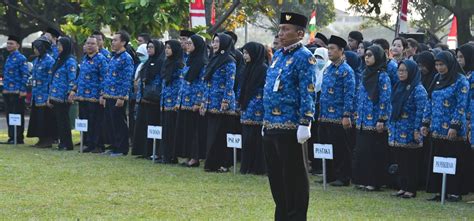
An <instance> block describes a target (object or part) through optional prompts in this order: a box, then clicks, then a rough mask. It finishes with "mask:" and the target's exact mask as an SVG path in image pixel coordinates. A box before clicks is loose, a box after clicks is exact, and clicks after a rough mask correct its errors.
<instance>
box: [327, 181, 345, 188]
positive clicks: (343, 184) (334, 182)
mask: <svg viewBox="0 0 474 221" xmlns="http://www.w3.org/2000/svg"><path fill="white" fill-rule="evenodd" d="M329 185H331V186H337V187H340V186H349V182H343V181H340V180H335V181H333V182H330V183H329Z"/></svg>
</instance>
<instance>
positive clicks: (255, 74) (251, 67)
mask: <svg viewBox="0 0 474 221" xmlns="http://www.w3.org/2000/svg"><path fill="white" fill-rule="evenodd" d="M244 50H245V51H247V53H248V54H249V56H250V62H248V63H246V65H245V67H244V70H243V72H242V83H241V85H240V86H241V91H240V98H239V103H240V107H241V109H242V110H246V109H247V105H248V103H249V101H250V98H251V97H252V96H254V95H255V94H256V93H257V90H258V89H259V88H261V87H263V85H264V84H265V78H266V76H267V68H268V66H267V63H266V57H265V54H266V49H265V46H263V45H262V44H260V43H257V42H249V43H247V44H245V45H244Z"/></svg>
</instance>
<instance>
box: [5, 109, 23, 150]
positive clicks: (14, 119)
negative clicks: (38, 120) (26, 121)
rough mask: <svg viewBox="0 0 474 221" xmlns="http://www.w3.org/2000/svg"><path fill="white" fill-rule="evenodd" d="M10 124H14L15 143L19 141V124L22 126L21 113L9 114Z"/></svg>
mask: <svg viewBox="0 0 474 221" xmlns="http://www.w3.org/2000/svg"><path fill="white" fill-rule="evenodd" d="M8 124H9V125H10V126H13V139H14V141H13V142H14V144H15V145H17V143H18V132H17V131H18V128H17V127H18V126H21V114H8Z"/></svg>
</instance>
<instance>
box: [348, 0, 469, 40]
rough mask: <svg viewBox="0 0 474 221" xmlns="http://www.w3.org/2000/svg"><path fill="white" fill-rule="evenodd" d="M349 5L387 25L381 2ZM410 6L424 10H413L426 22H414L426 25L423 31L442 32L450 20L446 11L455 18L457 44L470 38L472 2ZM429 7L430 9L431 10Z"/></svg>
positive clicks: (429, 1)
mask: <svg viewBox="0 0 474 221" xmlns="http://www.w3.org/2000/svg"><path fill="white" fill-rule="evenodd" d="M349 3H350V4H351V8H353V9H355V10H361V12H363V13H365V15H367V16H369V17H372V18H373V17H374V15H375V21H377V23H378V24H381V25H384V24H387V22H388V19H387V17H385V16H384V15H381V12H380V7H381V5H382V1H381V0H350V1H349ZM412 5H415V7H422V8H424V9H425V10H421V9H420V8H415V10H417V11H418V12H420V14H422V16H424V19H427V20H428V21H421V20H423V19H421V20H420V21H418V22H415V24H417V25H419V26H422V25H427V26H429V27H428V28H427V27H425V29H427V30H431V31H433V30H442V28H443V27H444V26H445V25H446V24H449V22H450V20H449V19H447V18H446V15H447V13H446V10H448V11H449V12H451V13H452V14H454V16H456V17H457V21H458V22H457V26H458V42H459V44H464V43H466V42H468V41H469V40H470V39H471V38H472V35H471V18H472V15H473V13H474V4H473V3H472V0H450V1H446V0H424V1H423V0H415V1H413V3H412ZM417 5H418V6H417ZM438 6H441V7H443V8H444V9H440V8H439V7H438ZM396 7H397V8H398V7H399V4H398V2H397V3H396ZM430 7H431V8H432V9H431V10H430ZM437 7H438V8H437ZM433 9H434V10H433ZM433 16H434V17H433ZM433 23H436V24H437V25H433ZM421 28H423V27H421Z"/></svg>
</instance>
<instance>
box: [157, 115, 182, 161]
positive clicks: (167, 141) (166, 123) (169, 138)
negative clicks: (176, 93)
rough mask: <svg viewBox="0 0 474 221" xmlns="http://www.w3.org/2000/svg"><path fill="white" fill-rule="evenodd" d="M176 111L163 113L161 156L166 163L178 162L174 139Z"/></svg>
mask: <svg viewBox="0 0 474 221" xmlns="http://www.w3.org/2000/svg"><path fill="white" fill-rule="evenodd" d="M176 115H177V113H176V111H162V112H161V124H162V137H161V142H160V154H161V157H162V159H163V161H165V162H172V161H174V160H176V149H175V147H174V137H175V136H179V135H176V134H175V132H176Z"/></svg>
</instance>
